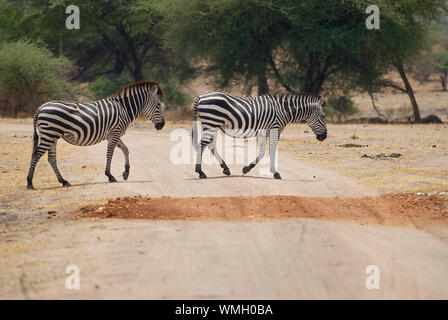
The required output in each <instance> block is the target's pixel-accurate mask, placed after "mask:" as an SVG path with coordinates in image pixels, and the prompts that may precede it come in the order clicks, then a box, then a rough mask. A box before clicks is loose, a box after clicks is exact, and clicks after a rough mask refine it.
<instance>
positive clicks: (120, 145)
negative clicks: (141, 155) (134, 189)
mask: <svg viewBox="0 0 448 320" xmlns="http://www.w3.org/2000/svg"><path fill="white" fill-rule="evenodd" d="M117 147H118V148H120V150H121V151H123V154H124V161H125V162H124V171H123V179H124V180H128V177H129V169H130V168H131V166H130V165H129V150H128V147H126V145H125V144H124V143H123V141H121V139H120V140H118V144H117Z"/></svg>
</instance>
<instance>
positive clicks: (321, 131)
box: [306, 98, 327, 141]
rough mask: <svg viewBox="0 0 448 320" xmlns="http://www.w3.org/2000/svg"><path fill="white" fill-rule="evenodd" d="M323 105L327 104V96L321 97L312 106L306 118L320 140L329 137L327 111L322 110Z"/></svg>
mask: <svg viewBox="0 0 448 320" xmlns="http://www.w3.org/2000/svg"><path fill="white" fill-rule="evenodd" d="M323 106H325V98H320V99H319V101H317V103H316V104H314V105H313V106H312V112H311V114H310V116H309V117H308V119H307V120H306V122H307V123H308V125H309V126H310V128H311V130H313V132H314V134H315V135H316V138H317V140H319V141H324V140H325V139H326V138H327V123H326V121H325V113H324V112H323V110H322V107H323Z"/></svg>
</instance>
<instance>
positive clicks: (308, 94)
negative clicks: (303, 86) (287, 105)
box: [273, 92, 323, 99]
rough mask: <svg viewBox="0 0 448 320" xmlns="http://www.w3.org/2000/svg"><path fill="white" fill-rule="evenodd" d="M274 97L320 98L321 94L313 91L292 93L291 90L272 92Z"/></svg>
mask: <svg viewBox="0 0 448 320" xmlns="http://www.w3.org/2000/svg"><path fill="white" fill-rule="evenodd" d="M273 95H274V96H276V97H279V98H285V97H286V98H295V97H315V98H319V99H322V98H323V97H322V96H321V95H318V94H314V93H292V92H278V93H274V94H273Z"/></svg>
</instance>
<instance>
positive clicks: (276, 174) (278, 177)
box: [274, 172, 282, 179]
mask: <svg viewBox="0 0 448 320" xmlns="http://www.w3.org/2000/svg"><path fill="white" fill-rule="evenodd" d="M274 178H275V179H281V178H282V177H280V173H278V172H276V173H274Z"/></svg>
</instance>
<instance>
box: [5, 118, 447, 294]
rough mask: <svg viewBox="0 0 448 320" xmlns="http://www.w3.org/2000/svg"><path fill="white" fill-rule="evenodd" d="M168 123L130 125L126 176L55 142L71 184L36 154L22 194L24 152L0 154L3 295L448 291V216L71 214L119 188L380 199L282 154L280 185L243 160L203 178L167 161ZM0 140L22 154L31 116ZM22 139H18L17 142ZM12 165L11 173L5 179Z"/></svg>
mask: <svg viewBox="0 0 448 320" xmlns="http://www.w3.org/2000/svg"><path fill="white" fill-rule="evenodd" d="M172 129H173V128H170V127H168V128H167V129H164V130H163V131H162V132H161V133H158V132H155V131H154V130H148V129H147V128H138V127H137V128H133V129H131V130H130V131H129V132H128V133H127V135H126V136H125V138H124V141H125V143H126V144H127V145H128V147H129V149H130V152H131V174H130V177H129V181H127V182H118V183H114V184H109V183H106V182H105V181H106V177H105V176H104V174H103V170H104V162H105V144H104V143H102V144H99V145H97V146H93V147H86V148H75V147H70V146H68V145H66V144H64V145H62V144H61V146H60V150H61V152H62V154H63V156H61V157H60V158H59V159H60V160H59V165H60V169H61V172H62V174H63V175H64V177H65V178H66V179H67V180H69V181H70V182H71V183H72V185H73V187H71V188H69V189H65V188H64V189H63V188H60V187H59V185H58V184H57V182H56V181H55V177H54V175H53V173H52V171H51V169H50V168H49V165H48V163H46V159H42V161H41V162H42V163H41V164H40V166H39V167H38V169H37V171H38V172H41V173H40V175H37V176H36V180H35V187H36V188H37V190H36V191H34V192H31V191H27V190H25V187H24V185H25V175H26V170H25V169H23V168H26V167H27V161H28V157H29V155H28V154H27V155H23V157H22V156H18V158H17V159H16V160H14V161H11V160H10V159H9V158H8V159H7V158H6V157H4V156H2V159H1V160H0V165H1V166H2V170H3V171H0V174H1V176H0V177H2V179H4V181H3V185H2V186H3V188H4V190H5V191H4V192H2V193H3V195H2V203H1V208H0V211H1V215H0V227H1V229H0V298H14V299H17V298H38V299H40V298H57V299H63V298H125V299H127V298H137V299H140V298H159V299H172V298H181V299H196V298H197V299H203V298H204V299H207V298H211V299H213V298H218V299H239V298H251V299H270V298H271V299H286V298H288V299H302V298H311V299H315V298H324V299H326V298H329V299H335V298H342V299H346V298H355V299H358V298H373V299H376V298H405V299H406V298H436V299H440V298H444V299H446V298H448V274H447V273H446V270H447V269H448V230H447V228H446V225H434V226H430V227H427V228H425V229H417V228H413V227H406V228H404V227H384V226H366V225H360V224H355V223H352V222H350V221H347V222H328V221H319V220H313V219H289V220H284V221H282V220H279V221H258V222H241V221H228V222H222V221H207V222H205V221H180V220H179V221H157V220H115V219H114V220H105V219H94V218H89V219H84V218H83V219H78V218H76V219H74V218H73V217H74V216H73V214H71V213H70V212H71V211H72V210H74V209H76V208H78V207H79V206H81V205H84V204H88V203H91V202H99V203H101V202H104V201H105V199H107V198H111V197H122V196H125V195H144V196H150V197H163V196H172V197H192V196H218V197H222V196H239V195H242V196H255V195H300V196H314V197H336V196H338V197H361V196H371V195H376V194H378V192H377V191H376V190H374V189H368V188H366V187H364V186H362V185H360V184H359V183H357V182H356V181H354V180H351V179H349V178H346V177H344V176H341V175H340V174H337V173H336V172H335V171H331V170H328V169H325V168H324V167H322V166H317V165H311V164H310V163H308V162H303V161H299V160H298V159H297V158H296V157H294V156H293V155H292V154H288V153H287V152H283V151H281V153H280V156H279V172H280V173H281V174H282V177H283V180H281V181H276V180H273V179H272V178H270V177H269V176H267V177H266V176H263V175H262V172H260V171H255V170H254V172H251V174H250V175H249V176H248V177H241V175H240V172H241V168H242V166H243V165H242V164H233V165H229V167H230V169H231V171H232V176H231V177H222V173H221V170H220V168H219V166H217V165H213V166H212V165H207V166H204V168H205V171H206V173H207V174H208V176H209V177H210V178H209V179H207V180H198V179H197V176H196V174H195V173H194V172H193V166H192V165H191V164H179V165H175V164H173V163H172V161H170V153H171V152H172V150H173V147H174V146H175V145H176V144H177V143H178V140H176V139H174V140H171V139H170V137H174V138H176V136H175V135H174V136H172V135H171V134H172V131H171V130H172ZM14 135H15V136H16V137H14ZM0 136H4V137H5V139H4V140H2V141H3V142H2V144H3V146H2V149H8V148H5V146H8V147H10V148H11V149H10V150H18V148H19V147H20V146H21V145H22V144H27V146H28V147H27V149H26V150H28V151H30V150H29V149H30V147H31V142H30V140H29V139H30V138H29V137H30V136H31V132H30V126H29V124H23V125H22V124H9V123H6V122H1V123H0ZM14 139H16V140H17V144H15V145H13V146H10V145H9V144H10V143H13V142H14V141H16V140H14ZM4 155H6V152H5V153H4ZM174 158H176V157H174ZM16 164H18V166H19V167H18V168H19V170H16V168H15V167H14V166H15V165H16ZM123 166H124V162H123V156H122V155H121V153H120V151H119V150H117V152H116V154H115V156H114V161H113V166H112V172H113V174H114V175H115V176H116V177H117V178H121V172H122V170H123ZM264 166H265V167H266V165H264ZM11 171H14V172H16V171H17V173H15V175H11ZM6 177H7V179H8V181H7V182H6V183H5V179H6ZM119 180H121V179H119ZM2 191H3V190H2ZM167 201H169V199H167ZM48 211H50V213H51V211H56V213H51V214H48ZM68 265H76V266H78V267H79V270H80V289H79V290H68V289H67V288H66V285H65V282H66V279H67V277H68V274H66V273H65V271H66V267H67V266H68ZM369 265H375V266H377V267H378V268H379V271H380V278H379V279H380V282H379V283H380V288H379V289H376V290H375V289H373V290H369V289H367V288H366V285H365V283H366V279H367V277H368V276H369V274H367V273H366V268H367V267H368V266H369Z"/></svg>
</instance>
